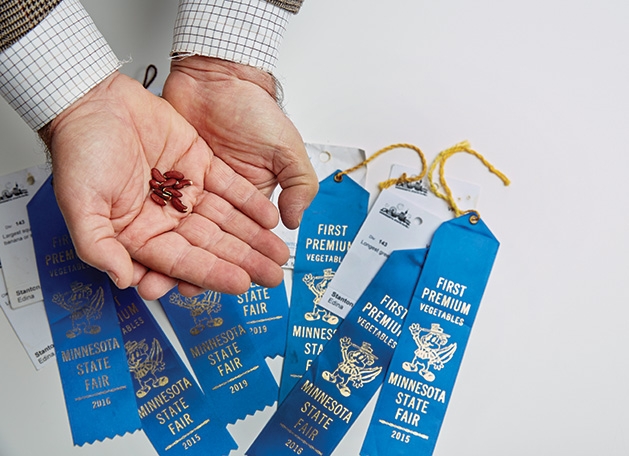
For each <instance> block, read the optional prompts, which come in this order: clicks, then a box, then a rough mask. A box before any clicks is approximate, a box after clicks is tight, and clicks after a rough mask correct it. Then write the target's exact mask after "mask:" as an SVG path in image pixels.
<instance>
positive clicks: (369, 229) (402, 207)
mask: <svg viewBox="0 0 629 456" xmlns="http://www.w3.org/2000/svg"><path fill="white" fill-rule="evenodd" d="M403 172H406V174H407V175H411V174H412V173H413V172H414V171H412V170H411V171H410V172H409V168H406V167H404V166H400V165H394V166H393V167H392V171H391V176H400V175H401V174H402V173H403ZM448 182H449V185H450V187H451V189H452V191H453V193H454V194H455V195H464V196H463V198H464V199H465V200H466V202H469V203H470V206H469V207H474V206H473V205H472V204H474V205H475V203H476V200H477V198H478V193H479V189H480V187H479V186H478V185H474V184H470V183H467V182H461V181H458V180H456V179H452V178H450V179H449V180H448ZM427 188H428V184H427V183H426V182H413V183H409V184H405V185H400V186H394V187H391V188H389V189H387V190H384V191H382V192H381V193H380V195H378V198H377V199H376V201H375V202H374V204H373V206H372V208H371V210H370V212H369V214H368V215H367V218H366V219H365V222H364V223H363V225H362V227H361V228H360V230H359V232H358V234H357V235H356V238H355V239H354V242H353V243H352V246H351V247H350V249H349V251H348V252H347V254H346V255H345V258H344V259H343V262H342V263H341V265H340V266H339V268H338V270H337V271H336V274H335V276H334V278H333V279H332V281H331V282H330V283H329V284H328V287H327V289H326V291H325V294H324V295H323V297H322V298H321V301H320V302H319V305H320V306H322V307H324V308H325V309H327V310H329V311H330V312H332V313H334V314H335V315H337V316H339V317H341V318H345V317H346V316H347V314H348V313H349V311H350V310H351V308H352V307H353V305H354V303H355V302H356V301H357V300H358V298H360V295H361V294H362V293H363V291H365V289H366V288H367V286H368V285H369V283H370V282H371V280H372V279H373V278H374V276H375V275H376V273H377V272H378V270H379V269H380V267H381V266H382V265H383V264H384V262H385V260H386V259H387V258H388V256H389V255H390V254H391V252H392V251H394V250H403V249H417V248H424V247H426V246H428V244H429V243H430V240H431V239H432V235H433V233H434V232H435V230H436V229H437V227H438V226H439V225H440V224H441V223H442V222H444V221H445V220H448V219H450V218H451V217H452V214H451V211H450V210H449V209H448V205H447V203H446V202H445V201H443V200H442V199H440V198H438V197H437V196H435V195H434V194H433V193H432V192H430V191H429V190H427ZM468 197H469V198H468Z"/></svg>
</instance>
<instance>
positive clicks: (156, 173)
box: [151, 168, 166, 182]
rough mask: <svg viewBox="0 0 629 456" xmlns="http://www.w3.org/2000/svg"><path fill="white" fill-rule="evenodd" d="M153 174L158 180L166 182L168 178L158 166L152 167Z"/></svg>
mask: <svg viewBox="0 0 629 456" xmlns="http://www.w3.org/2000/svg"><path fill="white" fill-rule="evenodd" d="M151 176H152V177H153V179H155V180H156V181H157V182H164V181H165V180H166V178H165V177H164V175H163V174H162V173H160V172H159V169H157V168H152V169H151Z"/></svg>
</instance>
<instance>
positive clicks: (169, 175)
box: [164, 170, 184, 180]
mask: <svg viewBox="0 0 629 456" xmlns="http://www.w3.org/2000/svg"><path fill="white" fill-rule="evenodd" d="M164 177H166V178H168V179H171V178H172V179H177V180H181V179H183V178H184V175H183V173H181V172H179V171H175V170H171V171H166V172H165V173H164Z"/></svg>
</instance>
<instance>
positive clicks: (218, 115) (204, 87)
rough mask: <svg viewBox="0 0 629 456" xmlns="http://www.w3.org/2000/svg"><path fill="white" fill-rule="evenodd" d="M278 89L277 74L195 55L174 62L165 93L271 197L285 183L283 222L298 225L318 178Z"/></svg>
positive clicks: (233, 165)
mask: <svg viewBox="0 0 629 456" xmlns="http://www.w3.org/2000/svg"><path fill="white" fill-rule="evenodd" d="M275 90H276V87H275V81H274V79H273V77H272V76H271V75H270V74H268V73H266V72H264V71H262V70H259V69H257V68H253V67H250V66H247V65H241V64H238V63H233V62H228V61H225V60H220V59H214V58H209V57H201V56H193V57H187V58H185V59H183V60H174V61H173V62H172V64H171V72H170V75H169V76H168V78H167V80H166V83H165V85H164V91H163V96H164V98H165V99H166V100H168V101H169V102H170V103H171V104H172V105H173V107H174V108H175V109H176V110H177V111H179V113H181V115H183V117H185V118H186V120H188V122H190V123H191V124H192V125H193V126H194V127H195V128H196V129H197V131H198V132H199V134H200V135H201V137H202V138H203V139H205V141H206V142H207V143H208V144H209V145H210V147H211V148H212V150H213V151H214V153H215V154H216V155H217V156H218V157H220V158H221V159H223V160H224V161H225V162H226V163H227V164H228V165H229V166H230V167H231V168H233V169H234V171H236V172H237V173H238V174H240V175H241V176H244V177H245V178H246V179H247V180H249V182H251V183H253V184H254V185H255V186H256V187H257V188H258V189H259V190H261V191H262V192H263V193H264V194H265V195H267V196H270V195H271V193H272V191H273V189H274V188H275V186H276V185H277V184H278V183H279V185H280V186H281V187H282V189H283V190H282V192H281V193H280V197H279V202H278V204H279V209H280V214H281V216H282V221H283V222H284V225H286V226H287V227H288V228H297V227H298V226H299V222H300V220H301V216H302V214H303V211H304V210H305V209H306V208H307V207H308V205H309V204H310V202H311V201H312V199H313V198H314V196H315V195H316V193H317V190H318V180H317V176H316V174H315V172H314V170H313V168H312V165H311V164H310V160H309V159H308V155H307V153H306V149H305V147H304V143H303V140H302V138H301V136H300V135H299V132H298V131H297V129H296V128H295V126H294V125H293V124H292V122H291V121H290V120H289V119H288V118H287V117H286V115H285V114H284V113H283V112H282V110H281V109H280V107H279V106H278V104H277V102H276V99H275Z"/></svg>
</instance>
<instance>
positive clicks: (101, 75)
mask: <svg viewBox="0 0 629 456" xmlns="http://www.w3.org/2000/svg"><path fill="white" fill-rule="evenodd" d="M120 65H121V63H120V61H119V60H118V59H117V58H116V56H115V55H114V53H113V51H112V50H111V48H110V47H109V45H108V44H107V43H106V41H105V39H104V38H103V36H102V35H101V33H100V32H99V31H98V29H97V28H96V26H95V25H94V23H93V21H92V19H91V18H90V17H89V15H88V13H87V11H85V9H84V8H83V6H82V5H81V4H80V2H79V1H78V0H65V1H63V2H61V3H60V4H59V5H58V6H57V7H56V8H55V9H54V10H52V11H51V12H50V13H49V14H48V15H47V16H46V17H45V18H44V19H43V20H42V21H41V22H40V23H39V24H38V25H37V26H36V27H35V28H33V29H32V30H31V31H30V32H28V33H27V34H26V35H24V36H22V37H21V38H20V39H19V40H18V41H16V42H15V43H13V45H11V46H10V47H9V48H7V49H6V50H5V51H4V52H2V53H0V94H2V96H3V98H5V99H6V100H7V101H8V102H9V104H10V105H11V106H12V107H13V109H15V110H16V111H17V112H18V113H19V115H20V116H21V117H22V118H23V119H24V120H25V121H26V123H27V124H28V125H29V126H30V127H31V128H32V129H33V130H39V129H40V128H41V127H43V126H44V125H46V124H47V123H48V122H50V121H51V120H52V119H54V118H55V117H56V116H57V115H58V114H60V113H61V112H62V111H63V110H64V109H66V108H67V107H68V106H70V105H71V104H72V103H74V102H75V101H76V100H78V99H79V98H80V97H82V96H83V95H85V94H86V93H87V92H88V91H89V90H90V89H91V88H92V87H94V86H96V85H97V84H98V83H100V82H101V81H102V80H104V79H105V78H106V77H107V76H109V75H110V74H112V73H113V72H114V71H115V70H116V69H118V68H119V67H120Z"/></svg>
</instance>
